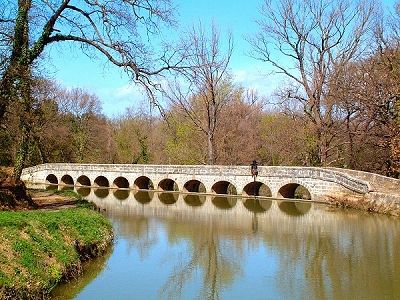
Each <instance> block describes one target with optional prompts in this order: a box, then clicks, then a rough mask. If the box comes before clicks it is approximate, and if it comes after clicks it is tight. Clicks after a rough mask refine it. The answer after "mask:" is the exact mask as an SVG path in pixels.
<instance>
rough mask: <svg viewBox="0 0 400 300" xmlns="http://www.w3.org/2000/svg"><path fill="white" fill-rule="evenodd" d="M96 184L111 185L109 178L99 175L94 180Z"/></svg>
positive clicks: (101, 185)
mask: <svg viewBox="0 0 400 300" xmlns="http://www.w3.org/2000/svg"><path fill="white" fill-rule="evenodd" d="M94 183H95V185H97V186H100V187H109V186H110V183H109V181H108V179H107V178H106V177H104V176H99V177H97V178H96V179H95V180H94Z"/></svg>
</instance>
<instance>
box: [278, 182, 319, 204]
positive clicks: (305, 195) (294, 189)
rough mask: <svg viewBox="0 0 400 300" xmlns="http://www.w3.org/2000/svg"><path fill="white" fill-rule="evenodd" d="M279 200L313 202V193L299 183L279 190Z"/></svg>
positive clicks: (290, 184)
mask: <svg viewBox="0 0 400 300" xmlns="http://www.w3.org/2000/svg"><path fill="white" fill-rule="evenodd" d="M277 196H278V198H289V199H304V200H311V192H310V190H309V189H308V188H306V187H305V186H304V185H301V184H299V183H293V182H292V183H288V184H285V185H284V186H282V187H281V188H280V189H279V190H278V195H277Z"/></svg>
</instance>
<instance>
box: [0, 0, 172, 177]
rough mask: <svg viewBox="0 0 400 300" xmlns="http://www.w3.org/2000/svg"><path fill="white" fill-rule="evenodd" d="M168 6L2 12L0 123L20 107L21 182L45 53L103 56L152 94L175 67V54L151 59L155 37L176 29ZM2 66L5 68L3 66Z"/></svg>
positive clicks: (136, 0)
mask: <svg viewBox="0 0 400 300" xmlns="http://www.w3.org/2000/svg"><path fill="white" fill-rule="evenodd" d="M172 13H173V7H172V5H171V3H170V0H124V1H122V0H110V1H103V0H95V1H91V0H83V1H78V2H76V3H75V1H72V0H58V1H45V0H18V2H17V3H15V1H12V0H4V1H2V7H1V8H0V30H1V32H0V47H1V49H0V59H1V61H2V67H1V68H0V71H1V73H0V76H1V77H0V121H2V120H3V117H4V114H5V113H6V110H7V107H8V105H9V103H10V102H11V101H16V100H18V101H20V102H21V103H22V107H23V109H22V116H21V118H20V119H21V125H20V127H21V147H20V151H19V155H17V159H16V162H15V174H14V177H15V178H17V179H18V178H19V177H20V173H21V170H22V167H23V164H24V158H25V156H26V152H27V147H26V145H27V141H28V140H29V135H30V129H29V128H30V124H31V123H32V122H31V120H30V117H29V116H30V109H31V106H32V101H33V99H32V95H31V85H32V83H31V77H32V71H33V67H34V64H35V62H37V60H38V58H39V57H40V56H41V55H42V53H43V51H44V49H45V48H46V47H47V46H48V45H51V44H55V43H59V42H74V44H76V45H79V46H80V47H81V50H82V51H83V52H85V53H87V54H88V55H92V56H93V55H96V54H100V55H101V56H104V57H105V58H106V59H108V61H110V62H111V63H112V64H114V65H116V66H118V67H121V68H123V69H124V70H125V71H126V72H127V73H128V74H130V75H131V77H132V80H134V81H135V82H138V83H139V84H141V85H142V86H144V87H145V88H146V90H147V91H148V92H149V94H152V93H151V92H152V90H153V88H157V87H158V86H157V84H156V83H155V82H154V81H153V79H152V78H153V76H155V75H157V74H160V73H161V72H162V71H165V70H168V69H171V68H174V67H177V64H178V63H179V61H175V62H173V60H174V58H175V55H174V52H173V51H172V52H169V51H165V52H162V53H160V54H159V55H155V53H153V51H152V48H151V47H150V45H149V40H150V38H151V36H153V35H156V34H157V33H158V32H159V29H160V27H159V26H160V25H161V24H167V25H172V24H173V21H172ZM3 63H4V64H3Z"/></svg>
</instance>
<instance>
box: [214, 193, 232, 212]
mask: <svg viewBox="0 0 400 300" xmlns="http://www.w3.org/2000/svg"><path fill="white" fill-rule="evenodd" d="M211 201H212V203H213V204H214V205H215V207H217V208H219V209H225V210H228V209H232V208H233V207H234V206H235V205H236V202H237V199H236V198H232V197H220V196H218V197H214V198H213V199H212V200H211Z"/></svg>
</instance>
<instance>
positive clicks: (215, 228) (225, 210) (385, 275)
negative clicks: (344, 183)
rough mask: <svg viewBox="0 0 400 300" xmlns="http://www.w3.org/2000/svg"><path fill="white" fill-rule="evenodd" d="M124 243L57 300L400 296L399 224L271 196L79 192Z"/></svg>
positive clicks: (64, 288) (117, 240) (95, 263)
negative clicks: (256, 197) (104, 217)
mask: <svg viewBox="0 0 400 300" xmlns="http://www.w3.org/2000/svg"><path fill="white" fill-rule="evenodd" d="M78 192H80V193H81V194H83V195H84V196H85V197H86V198H87V199H88V200H90V201H93V202H94V203H96V204H97V205H98V206H99V207H100V209H101V210H102V211H103V213H104V214H105V215H106V216H107V217H108V218H109V219H110V221H111V222H112V224H113V228H114V233H115V243H114V245H113V247H112V248H111V249H110V250H109V252H108V253H107V254H106V255H105V256H104V257H101V258H98V259H96V260H94V261H91V262H89V263H88V264H86V265H85V272H84V275H83V276H82V277H80V278H78V279H77V280H73V281H72V282H70V283H67V284H64V285H61V286H59V287H57V288H56V289H55V290H54V291H53V293H52V297H54V298H55V299H400V239H399V233H400V220H399V219H396V218H393V217H388V216H384V215H374V214H368V213H365V212H360V211H354V210H343V209H338V208H333V207H330V206H327V205H322V204H311V203H305V202H291V201H282V200H271V199H255V198H237V197H223V196H221V195H218V196H214V197H212V196H205V195H197V194H180V193H156V192H152V191H128V190H108V189H95V190H94V189H81V190H78Z"/></svg>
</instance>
